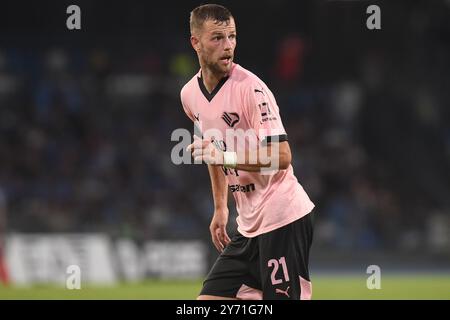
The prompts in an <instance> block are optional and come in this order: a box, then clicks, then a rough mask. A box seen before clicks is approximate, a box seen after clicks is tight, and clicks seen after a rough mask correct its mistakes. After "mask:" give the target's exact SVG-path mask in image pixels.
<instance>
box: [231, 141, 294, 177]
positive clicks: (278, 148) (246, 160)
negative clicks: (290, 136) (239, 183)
mask: <svg viewBox="0 0 450 320" xmlns="http://www.w3.org/2000/svg"><path fill="white" fill-rule="evenodd" d="M290 163H291V152H290V149H289V145H287V144H286V145H284V144H283V145H281V144H270V145H268V146H263V147H260V148H259V149H257V150H248V149H247V150H246V151H245V152H239V153H237V164H236V167H235V168H236V169H237V170H242V171H252V172H256V171H260V170H261V169H262V168H277V169H280V170H285V169H287V168H288V167H289V165H290Z"/></svg>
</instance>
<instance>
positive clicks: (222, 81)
mask: <svg viewBox="0 0 450 320" xmlns="http://www.w3.org/2000/svg"><path fill="white" fill-rule="evenodd" d="M229 77H230V76H229V75H228V76H225V77H223V78H222V79H220V81H219V83H218V84H217V86H216V87H215V88H214V90H213V91H212V92H211V93H209V92H208V89H206V87H205V84H204V83H203V79H202V73H201V72H200V76H198V77H197V80H198V85H199V87H200V90H201V91H202V93H203V95H204V96H205V98H206V99H207V100H208V101H209V102H211V100H212V99H213V98H214V96H215V95H216V94H217V92H219V90H220V88H222V86H223V85H224V84H225V82H226V81H227V80H228V78H229Z"/></svg>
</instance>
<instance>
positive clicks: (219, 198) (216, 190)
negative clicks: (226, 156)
mask: <svg viewBox="0 0 450 320" xmlns="http://www.w3.org/2000/svg"><path fill="white" fill-rule="evenodd" d="M208 171H209V177H210V179H211V188H212V194H213V199H214V209H215V210H223V209H227V208H228V184H227V181H226V178H225V175H224V173H223V170H222V168H221V167H220V166H215V165H210V164H208Z"/></svg>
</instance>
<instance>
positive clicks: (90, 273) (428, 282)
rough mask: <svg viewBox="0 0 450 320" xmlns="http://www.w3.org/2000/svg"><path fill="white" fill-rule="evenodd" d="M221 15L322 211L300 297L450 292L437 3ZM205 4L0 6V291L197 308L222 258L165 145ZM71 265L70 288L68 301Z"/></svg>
mask: <svg viewBox="0 0 450 320" xmlns="http://www.w3.org/2000/svg"><path fill="white" fill-rule="evenodd" d="M219 3H221V4H224V5H225V6H227V7H228V8H229V9H230V10H231V11H232V13H233V15H234V16H235V18H236V20H237V30H238V46H237V56H236V60H235V61H236V62H237V63H239V64H241V65H243V66H244V67H246V68H248V69H249V70H251V71H252V72H254V73H255V74H257V75H258V76H260V77H261V78H262V79H263V80H264V81H265V82H266V83H267V84H268V85H269V87H270V88H271V89H272V91H273V92H274V93H275V96H276V97H277V100H278V104H279V106H280V110H281V114H282V117H283V119H284V124H285V127H286V130H287V132H288V134H289V141H290V145H291V148H292V152H293V166H294V171H295V173H296V175H297V177H298V178H299V181H300V182H301V183H302V185H303V186H304V188H305V189H306V191H307V192H308V193H309V195H310V197H311V198H312V199H313V201H314V202H315V203H316V209H315V215H316V221H315V226H316V229H315V240H314V245H313V248H312V256H311V276H312V280H313V285H314V296H313V297H314V298H315V299H372V298H374V299H408V298H416V299H450V106H449V101H450V86H449V80H450V59H449V57H450V1H301V2H300V1H286V0H285V1H272V0H262V1H258V2H256V1H255V2H253V1H222V2H219ZM70 4H77V5H79V6H80V8H81V12H82V18H81V21H82V29H81V30H79V31H69V30H67V28H66V19H67V17H68V14H66V8H67V7H68V6H69V5H70ZM199 4H201V3H200V2H196V1H182V2H181V1H180V2H179V3H176V4H174V3H172V2H168V1H167V2H158V4H157V5H155V4H152V2H150V1H119V2H112V1H95V3H94V1H73V2H72V1H71V2H69V1H53V2H50V1H36V2H27V1H21V0H20V1H10V0H8V1H5V2H4V3H3V2H2V4H1V10H0V237H1V245H0V247H1V248H2V250H0V251H3V259H1V258H0V266H1V267H0V279H1V280H2V281H1V284H0V299H8V298H12V299H22V298H23V299H35V298H37V299H50V298H85V299H91V298H92V299H108V298H115V299H121V298H131V299H134V298H135V299H193V298H195V297H196V295H197V293H198V290H199V288H200V285H201V279H202V278H203V277H204V275H205V273H206V272H207V271H208V269H209V267H210V266H211V264H212V262H213V261H214V259H215V257H216V256H217V253H216V252H215V250H214V249H213V246H212V244H211V242H210V238H209V231H208V225H209V223H210V218H211V215H212V209H213V206H212V196H211V192H210V182H209V177H208V174H207V170H206V168H205V167H204V166H183V165H181V166H176V165H174V164H173V163H172V162H171V157H170V156H171V150H172V148H173V147H174V146H175V144H176V143H177V142H176V141H171V139H170V137H171V133H172V131H173V130H174V129H176V128H186V129H188V130H191V131H192V125H191V123H190V122H189V120H188V119H187V117H186V116H185V115H184V113H183V110H182V107H181V104H180V100H179V91H180V89H181V87H182V85H183V84H184V83H185V82H186V81H187V80H188V79H190V78H191V77H192V76H193V74H194V73H195V72H196V71H197V70H198V63H197V60H196V56H195V55H194V52H193V50H192V49H191V47H190V44H189V41H188V38H189V26H188V17H189V12H190V11H191V10H192V9H193V8H194V7H195V6H197V5H199ZM370 4H377V5H379V6H380V8H381V27H382V29H381V30H374V31H371V30H368V29H367V28H366V19H367V17H368V16H369V15H368V14H367V13H366V8H367V7H368V5H370ZM230 208H232V209H234V205H233V201H230ZM231 214H232V216H234V215H235V214H236V213H235V212H234V211H233V210H232V213H231ZM234 228H235V224H234V218H233V217H231V219H230V230H234ZM73 264H75V265H78V266H80V268H81V282H82V290H67V289H65V285H66V280H67V279H68V277H69V276H70V274H68V273H67V267H68V266H69V265H73ZM370 265H377V266H379V267H380V269H381V275H382V278H381V279H382V280H381V281H382V282H381V285H382V288H381V289H380V290H368V289H367V287H366V280H367V278H368V277H369V276H370V274H367V273H366V271H367V267H368V266H370Z"/></svg>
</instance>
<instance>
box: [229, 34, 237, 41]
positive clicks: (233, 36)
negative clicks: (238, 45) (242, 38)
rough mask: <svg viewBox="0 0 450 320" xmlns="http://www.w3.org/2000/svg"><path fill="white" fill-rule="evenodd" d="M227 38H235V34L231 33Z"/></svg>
mask: <svg viewBox="0 0 450 320" xmlns="http://www.w3.org/2000/svg"><path fill="white" fill-rule="evenodd" d="M228 38H230V39H232V40H234V39H236V35H235V34H231V35H230V36H229V37H228Z"/></svg>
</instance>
